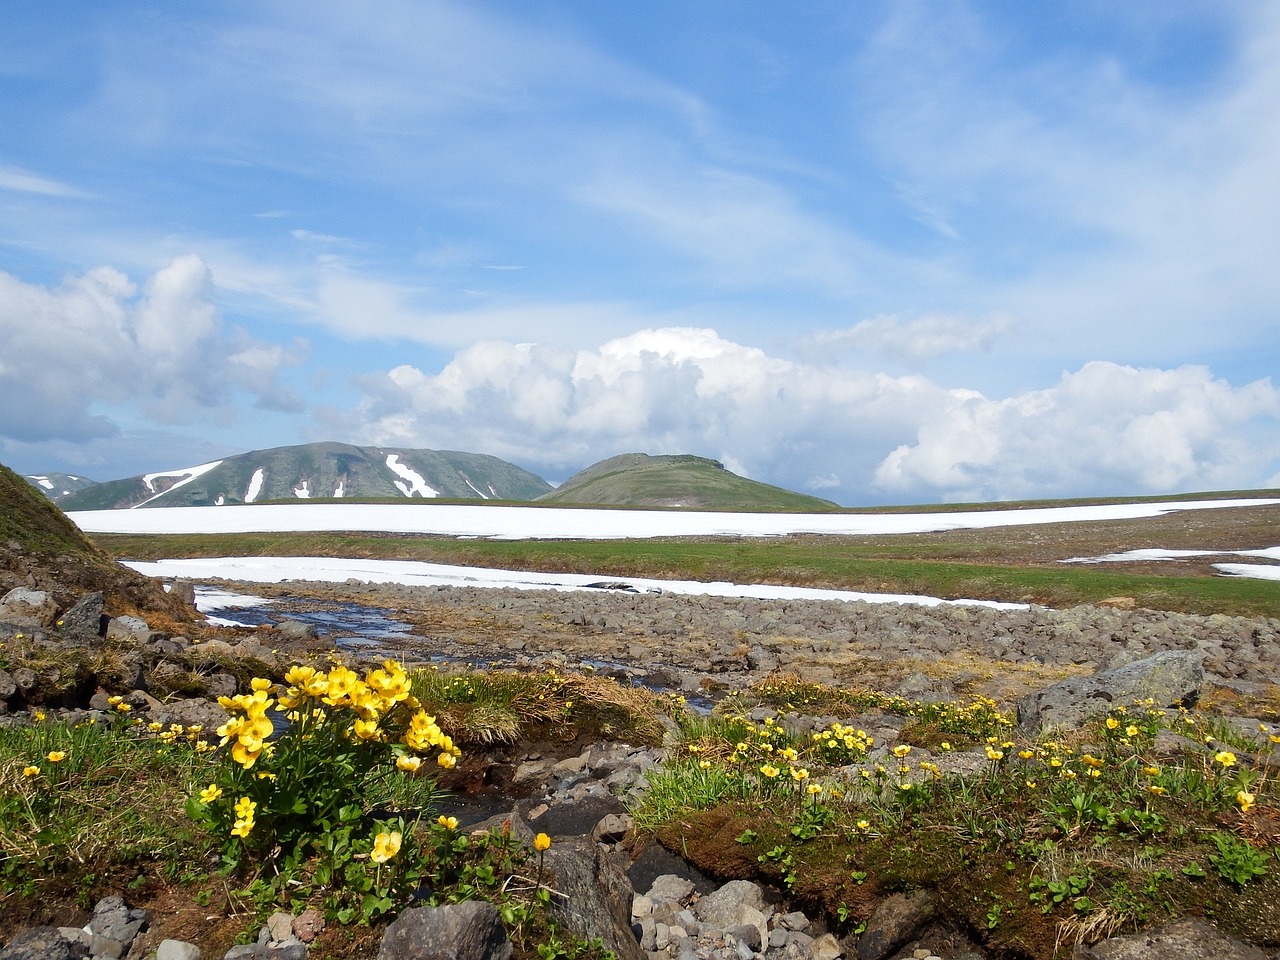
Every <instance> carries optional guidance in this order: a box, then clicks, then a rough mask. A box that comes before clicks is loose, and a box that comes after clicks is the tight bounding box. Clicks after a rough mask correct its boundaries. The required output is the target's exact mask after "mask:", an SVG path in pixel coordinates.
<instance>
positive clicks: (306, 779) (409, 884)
mask: <svg viewBox="0 0 1280 960" xmlns="http://www.w3.org/2000/svg"><path fill="white" fill-rule="evenodd" d="M285 680H286V683H288V684H289V686H288V688H287V689H285V690H284V691H283V692H280V694H279V697H278V701H277V698H273V697H271V696H270V693H271V692H272V684H271V682H270V681H269V680H266V679H256V680H254V681H253V692H252V693H251V694H241V695H239V696H237V697H231V698H228V697H224V698H222V700H221V703H222V706H223V707H225V708H226V709H227V710H228V711H229V712H230V713H231V719H230V720H228V721H227V723H226V724H224V725H223V726H222V727H220V728H219V729H218V734H219V735H220V736H221V737H222V738H223V743H224V744H225V745H226V746H227V749H226V750H225V751H223V752H221V753H220V754H219V761H218V764H217V766H216V768H215V770H214V775H213V778H212V782H211V783H210V784H209V785H208V786H207V787H205V788H204V789H202V790H201V791H199V793H196V794H194V795H193V796H192V797H191V798H190V799H189V800H188V802H187V812H188V814H189V815H190V816H191V817H192V818H193V819H194V820H196V821H197V822H198V823H200V824H202V825H203V826H205V827H206V828H207V829H208V830H209V831H210V832H211V833H212V835H213V836H214V837H216V838H218V840H219V843H220V846H221V848H222V854H223V862H224V865H225V867H226V869H227V870H228V871H229V872H232V873H239V872H242V871H243V870H244V869H245V868H247V867H250V866H251V865H253V864H256V863H257V862H259V860H258V857H259V856H260V855H261V854H263V853H265V852H266V851H270V850H278V851H280V852H279V858H280V861H281V863H282V864H283V868H282V869H278V870H277V871H276V872H275V873H274V874H272V875H269V876H260V877H258V878H256V880H255V884H256V886H254V885H253V884H251V886H250V889H251V890H252V891H254V893H255V897H256V898H259V899H261V898H265V897H268V896H272V895H274V896H275V897H276V898H277V899H283V898H287V897H293V896H296V895H297V894H298V893H299V892H300V891H301V892H306V891H310V890H312V889H320V890H325V891H329V893H328V894H327V896H326V901H325V905H326V907H327V908H328V909H329V912H330V915H331V916H333V917H335V918H336V919H338V920H339V921H340V922H343V923H348V922H351V921H352V920H362V921H367V920H369V919H370V918H372V917H375V916H378V915H380V914H382V913H386V912H388V911H389V910H391V909H392V907H393V906H397V905H398V904H399V903H400V902H403V900H404V898H405V897H407V896H408V895H409V894H410V893H411V892H412V891H413V890H414V889H416V885H417V881H418V877H417V874H416V872H415V870H414V869H413V868H410V867H407V866H405V864H406V863H413V862H416V859H417V858H416V852H417V851H416V850H415V849H414V846H415V840H414V826H415V824H416V822H417V819H418V818H419V817H420V816H421V815H422V814H423V813H424V812H425V811H426V810H427V809H429V807H430V805H431V803H432V801H433V799H434V780H433V779H432V778H431V777H430V776H427V775H426V774H425V772H424V771H425V770H428V769H430V767H424V766H423V764H424V761H423V758H422V756H421V754H425V753H429V752H437V751H438V761H439V763H440V764H442V765H445V766H452V765H453V763H454V762H455V758H456V756H457V754H458V750H457V748H456V747H454V746H453V743H452V741H451V740H450V738H449V737H448V736H447V735H446V734H444V733H443V731H441V730H440V728H439V726H438V725H437V724H436V723H435V720H434V718H432V717H431V716H429V715H428V714H427V713H426V712H425V711H423V710H421V709H419V705H418V703H417V701H416V700H414V699H413V697H412V696H411V694H410V683H409V678H408V675H407V674H406V673H405V672H404V670H403V668H401V667H400V665H399V664H397V663H395V662H394V661H387V662H386V663H385V664H384V665H383V667H381V668H378V669H375V670H370V671H369V672H368V673H367V674H366V675H365V677H364V678H363V679H361V678H360V677H359V676H357V675H356V674H355V673H354V672H353V671H351V670H349V669H347V668H346V667H345V666H343V665H341V664H335V665H334V666H333V668H332V669H330V670H329V671H327V672H325V671H318V670H315V669H314V668H311V667H294V668H293V669H291V670H290V671H289V672H288V673H287V674H286V676H285ZM273 707H274V708H275V710H274V715H275V716H276V717H278V718H279V719H280V720H281V721H282V722H284V723H285V724H286V726H285V728H284V730H283V732H282V733H281V734H280V735H279V736H278V737H276V738H275V739H274V740H271V739H270V737H271V736H272V735H273V733H274V732H275V724H274V723H273V721H272V719H271V716H270V715H269V712H271V710H272V708H273ZM389 781H390V782H392V783H394V786H391V785H389ZM393 796H395V797H397V798H398V799H399V801H400V802H401V803H403V804H404V809H405V814H404V815H403V816H401V817H398V818H396V819H395V820H394V821H391V822H388V821H386V820H385V818H381V817H379V816H377V815H376V814H375V812H374V811H375V810H376V809H378V803H379V801H381V800H387V799H390V798H391V797H393ZM402 846H403V847H405V848H406V849H405V850H404V851H403V854H401V847H402ZM392 848H394V849H392ZM388 850H390V853H389V854H388V853H387V851H388ZM398 855H399V856H398ZM392 861H394V862H392ZM370 864H376V865H377V868H376V869H373V868H372V867H371V866H370ZM388 864H390V865H388ZM304 868H305V869H308V870H311V871H313V872H312V874H311V877H310V880H309V882H306V883H304V882H302V881H301V880H300V876H301V874H302V872H303V870H304Z"/></svg>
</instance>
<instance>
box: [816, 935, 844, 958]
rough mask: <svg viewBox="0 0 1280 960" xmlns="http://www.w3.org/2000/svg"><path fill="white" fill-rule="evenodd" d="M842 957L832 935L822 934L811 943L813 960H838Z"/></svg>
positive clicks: (841, 951) (840, 950)
mask: <svg viewBox="0 0 1280 960" xmlns="http://www.w3.org/2000/svg"><path fill="white" fill-rule="evenodd" d="M843 955H844V950H843V949H842V948H841V946H840V941H839V940H837V939H836V935H835V934H834V933H824V934H823V935H822V936H820V937H818V939H816V940H814V941H813V960H839V958H840V957H841V956H843Z"/></svg>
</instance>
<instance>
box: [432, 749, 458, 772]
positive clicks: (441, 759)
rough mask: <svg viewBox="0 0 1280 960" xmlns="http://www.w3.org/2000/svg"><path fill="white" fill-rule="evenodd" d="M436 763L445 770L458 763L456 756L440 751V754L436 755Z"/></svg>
mask: <svg viewBox="0 0 1280 960" xmlns="http://www.w3.org/2000/svg"><path fill="white" fill-rule="evenodd" d="M436 763H438V764H439V765H440V766H441V767H443V768H444V769H445V770H452V769H453V768H454V767H456V766H457V765H458V758H457V757H455V756H454V755H453V754H452V753H442V754H440V756H438V757H436Z"/></svg>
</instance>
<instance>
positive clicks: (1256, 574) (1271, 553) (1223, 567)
mask: <svg viewBox="0 0 1280 960" xmlns="http://www.w3.org/2000/svg"><path fill="white" fill-rule="evenodd" d="M1217 556H1233V557H1260V558H1261V559H1263V560H1273V561H1276V562H1274V563H1214V564H1210V566H1212V567H1213V568H1214V569H1215V570H1217V571H1219V572H1220V573H1222V574H1223V575H1225V576H1228V577H1251V578H1253V579H1255V580H1280V547H1264V548H1263V549H1261V550H1161V549H1159V548H1151V547H1149V548H1144V549H1142V550H1126V551H1124V552H1123V553H1106V554H1103V555H1102V556H1100V557H1071V558H1070V559H1067V560H1062V561H1060V562H1061V563H1125V562H1135V561H1152V560H1186V559H1188V558H1189V557H1217Z"/></svg>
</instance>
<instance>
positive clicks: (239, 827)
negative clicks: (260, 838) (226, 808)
mask: <svg viewBox="0 0 1280 960" xmlns="http://www.w3.org/2000/svg"><path fill="white" fill-rule="evenodd" d="M257 809H258V805H257V804H256V803H254V802H253V801H252V800H250V799H249V798H248V797H241V798H240V799H239V800H237V801H236V822H235V823H234V824H233V825H232V827H231V835H232V836H233V837H240V838H242V839H243V838H244V837H247V836H248V835H249V834H250V832H251V831H252V830H253V814H254V811H255V810H257Z"/></svg>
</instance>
